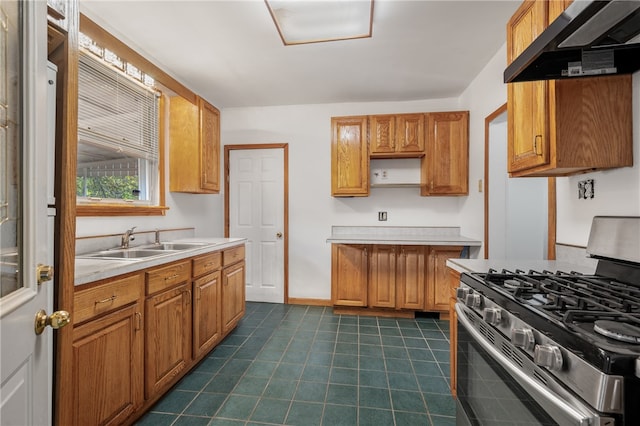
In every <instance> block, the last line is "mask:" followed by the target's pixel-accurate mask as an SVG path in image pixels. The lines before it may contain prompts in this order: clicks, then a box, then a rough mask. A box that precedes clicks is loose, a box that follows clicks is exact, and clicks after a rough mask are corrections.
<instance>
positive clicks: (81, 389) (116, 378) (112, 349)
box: [64, 303, 144, 425]
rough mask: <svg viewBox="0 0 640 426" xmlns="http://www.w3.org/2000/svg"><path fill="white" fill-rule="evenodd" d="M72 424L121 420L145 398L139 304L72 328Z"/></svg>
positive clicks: (133, 410) (110, 423)
mask: <svg viewBox="0 0 640 426" xmlns="http://www.w3.org/2000/svg"><path fill="white" fill-rule="evenodd" d="M73 336H74V338H73V379H72V384H73V388H72V389H69V394H68V395H66V396H64V398H70V399H71V400H72V403H73V409H72V410H71V413H72V419H69V423H68V424H73V425H117V424H121V423H122V422H124V420H126V419H127V418H128V417H129V416H131V415H132V414H133V413H134V412H135V411H136V410H137V409H138V408H139V407H140V406H141V405H142V403H143V400H144V397H143V379H144V376H143V373H144V359H143V329H142V309H141V306H140V305H139V304H137V303H136V304H134V305H130V306H127V307H124V308H121V309H118V310H116V311H115V312H112V313H110V314H108V315H106V316H103V317H101V318H99V319H96V320H93V321H89V322H86V323H84V324H82V325H78V326H76V327H75V328H74V330H73Z"/></svg>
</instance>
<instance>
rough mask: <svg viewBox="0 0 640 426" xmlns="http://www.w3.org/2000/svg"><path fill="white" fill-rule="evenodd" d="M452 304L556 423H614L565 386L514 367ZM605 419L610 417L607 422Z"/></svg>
mask: <svg viewBox="0 0 640 426" xmlns="http://www.w3.org/2000/svg"><path fill="white" fill-rule="evenodd" d="M455 307H456V313H457V314H458V321H460V323H461V324H462V325H463V326H464V328H465V329H466V330H467V332H468V333H469V334H471V336H472V337H473V339H474V340H475V341H476V342H477V343H478V344H480V346H482V348H483V349H484V350H485V351H487V352H488V353H489V355H490V356H491V357H492V358H493V359H494V360H496V361H498V363H499V364H500V366H501V367H502V368H504V369H505V370H506V371H507V372H508V373H509V375H510V376H511V377H513V379H514V380H515V381H516V382H518V384H519V385H520V386H522V388H523V389H524V390H525V391H526V392H527V393H528V394H530V395H531V396H532V397H533V399H534V400H535V401H536V402H537V403H538V404H540V406H541V407H542V408H543V409H544V410H545V411H546V412H547V414H549V415H550V416H551V417H552V418H553V419H554V420H555V421H557V422H558V423H559V424H561V425H575V426H589V425H609V424H610V425H613V424H614V421H613V419H611V418H609V417H603V416H602V415H600V414H599V413H598V412H597V411H594V410H593V409H591V408H590V407H588V406H586V405H584V404H583V403H582V402H581V401H579V400H578V399H577V398H576V397H574V396H573V395H572V394H570V393H569V392H567V391H565V390H564V389H558V390H557V392H556V391H552V390H551V389H549V388H547V387H546V386H544V385H543V384H541V383H539V382H537V381H535V380H534V379H533V378H532V377H529V376H528V375H527V374H526V373H524V372H523V371H522V370H520V369H519V368H517V367H516V366H515V365H514V364H513V362H512V361H511V360H509V359H508V358H507V357H505V356H504V355H503V354H502V353H500V351H498V349H496V347H495V346H493V344H491V343H489V342H487V340H486V339H485V338H484V336H483V335H482V334H481V333H480V332H479V331H478V330H476V328H475V327H474V325H473V324H472V323H471V321H470V320H469V319H468V317H467V311H466V309H465V308H464V307H463V306H462V305H461V304H460V303H456V306H455ZM479 321H482V320H479ZM514 349H515V347H514ZM458 359H460V358H458ZM608 421H610V423H609V422H608Z"/></svg>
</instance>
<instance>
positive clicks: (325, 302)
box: [288, 297, 331, 306]
mask: <svg viewBox="0 0 640 426" xmlns="http://www.w3.org/2000/svg"><path fill="white" fill-rule="evenodd" d="M288 302H289V304H290V305H309V306H331V300H330V299H306V298H304V297H290V298H289V300H288Z"/></svg>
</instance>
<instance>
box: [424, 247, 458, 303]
mask: <svg viewBox="0 0 640 426" xmlns="http://www.w3.org/2000/svg"><path fill="white" fill-rule="evenodd" d="M461 251H462V247H458V246H430V247H429V260H428V262H429V266H428V267H427V270H428V273H427V289H428V291H427V310H428V311H441V312H447V313H448V312H449V298H450V290H449V275H448V272H447V269H448V268H447V266H446V263H447V259H452V258H458V257H460V253H461Z"/></svg>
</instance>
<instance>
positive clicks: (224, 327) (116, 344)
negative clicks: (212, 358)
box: [58, 245, 245, 426]
mask: <svg viewBox="0 0 640 426" xmlns="http://www.w3.org/2000/svg"><path fill="white" fill-rule="evenodd" d="M244 254H245V252H244V245H239V246H234V247H231V248H228V249H225V250H219V251H215V252H209V253H205V254H202V255H199V256H196V257H193V258H188V259H184V260H180V261H177V262H173V263H169V264H165V265H162V266H157V267H153V268H149V269H146V270H141V271H139V272H136V273H130V274H126V275H121V276H117V277H113V278H110V279H106V280H102V281H99V282H95V283H90V284H86V285H83V286H81V287H78V288H77V289H76V291H75V294H74V310H73V313H72V318H74V324H73V327H74V329H73V359H72V360H71V362H65V363H64V365H65V366H68V367H69V370H63V371H62V374H65V375H68V377H71V379H70V380H71V382H70V383H72V385H71V386H70V387H71V389H70V391H69V395H68V396H67V395H65V396H63V397H61V398H60V403H59V410H60V414H59V416H58V418H59V419H61V421H60V424H64V425H67V424H68V425H111V426H115V425H120V424H131V423H132V422H133V421H135V419H136V418H138V417H140V416H141V415H142V414H143V413H144V411H145V410H147V409H148V408H150V407H151V406H152V405H153V404H154V403H155V402H156V401H157V400H158V399H159V398H160V397H161V396H162V394H163V393H164V392H166V391H167V390H168V389H169V388H170V386H172V385H174V384H175V383H176V382H177V381H178V380H179V379H180V377H182V376H183V375H184V374H185V373H186V372H187V371H188V370H190V369H191V368H193V367H194V366H195V365H196V364H197V362H199V361H200V360H202V359H203V358H204V357H205V356H206V355H207V353H208V352H209V351H211V349H213V348H214V347H215V345H216V344H218V343H219V342H220V341H221V340H222V338H224V336H225V335H227V334H228V333H229V332H230V331H231V330H233V328H234V327H235V326H236V325H237V324H238V322H239V321H240V319H241V318H242V316H243V315H244V313H245V263H244Z"/></svg>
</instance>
